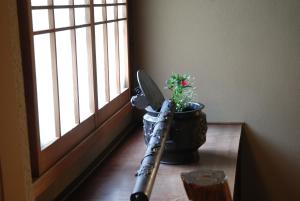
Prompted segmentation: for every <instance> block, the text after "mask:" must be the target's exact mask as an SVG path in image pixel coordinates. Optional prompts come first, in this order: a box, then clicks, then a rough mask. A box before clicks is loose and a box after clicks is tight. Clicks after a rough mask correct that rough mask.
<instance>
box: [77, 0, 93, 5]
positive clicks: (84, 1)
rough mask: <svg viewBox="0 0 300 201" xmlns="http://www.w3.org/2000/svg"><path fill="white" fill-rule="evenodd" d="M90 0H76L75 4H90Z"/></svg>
mask: <svg viewBox="0 0 300 201" xmlns="http://www.w3.org/2000/svg"><path fill="white" fill-rule="evenodd" d="M89 3H90V1H89V0H74V4H75V5H84V4H89Z"/></svg>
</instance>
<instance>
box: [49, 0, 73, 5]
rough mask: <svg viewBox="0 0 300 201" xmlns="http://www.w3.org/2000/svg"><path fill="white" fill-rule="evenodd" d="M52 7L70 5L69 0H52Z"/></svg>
mask: <svg viewBox="0 0 300 201" xmlns="http://www.w3.org/2000/svg"><path fill="white" fill-rule="evenodd" d="M53 2H54V5H70V4H71V0H53Z"/></svg>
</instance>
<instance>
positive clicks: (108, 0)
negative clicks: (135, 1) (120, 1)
mask: <svg viewBox="0 0 300 201" xmlns="http://www.w3.org/2000/svg"><path fill="white" fill-rule="evenodd" d="M106 3H116V0H106Z"/></svg>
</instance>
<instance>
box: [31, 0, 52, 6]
mask: <svg viewBox="0 0 300 201" xmlns="http://www.w3.org/2000/svg"><path fill="white" fill-rule="evenodd" d="M31 5H32V6H47V5H48V0H31Z"/></svg>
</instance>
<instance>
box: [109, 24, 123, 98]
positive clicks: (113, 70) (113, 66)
mask: <svg viewBox="0 0 300 201" xmlns="http://www.w3.org/2000/svg"><path fill="white" fill-rule="evenodd" d="M115 29H116V23H115V22H113V23H108V24H107V37H108V38H107V41H108V67H109V68H108V69H109V71H108V72H109V89H110V91H109V92H110V100H112V99H114V98H115V97H116V96H118V95H119V93H120V92H119V90H118V89H119V86H118V81H119V75H118V74H117V70H118V69H117V68H119V66H117V65H118V62H117V60H116V58H117V51H116V45H117V42H118V41H116V34H115Z"/></svg>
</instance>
